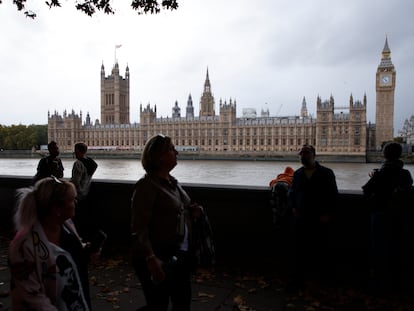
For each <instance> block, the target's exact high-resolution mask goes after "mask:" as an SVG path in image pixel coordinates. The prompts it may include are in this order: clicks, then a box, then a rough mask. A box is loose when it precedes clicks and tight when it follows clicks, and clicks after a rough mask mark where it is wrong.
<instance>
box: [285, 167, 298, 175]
mask: <svg viewBox="0 0 414 311" xmlns="http://www.w3.org/2000/svg"><path fill="white" fill-rule="evenodd" d="M283 173H285V174H287V175H289V176H293V173H295V170H294V169H293V168H292V167H290V166H286V167H285V171H284V172H283Z"/></svg>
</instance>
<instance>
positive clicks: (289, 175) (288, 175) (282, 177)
mask: <svg viewBox="0 0 414 311" xmlns="http://www.w3.org/2000/svg"><path fill="white" fill-rule="evenodd" d="M294 172H295V170H294V169H293V168H291V167H290V166H286V168H285V171H284V172H283V173H281V174H279V175H277V176H276V178H275V179H272V180H271V181H270V182H269V187H273V185H274V184H275V183H277V182H278V181H283V182H285V183H287V184H288V185H289V187H290V186H291V185H292V179H293V173H294Z"/></svg>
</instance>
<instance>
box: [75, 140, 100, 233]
mask: <svg viewBox="0 0 414 311" xmlns="http://www.w3.org/2000/svg"><path fill="white" fill-rule="evenodd" d="M74 151H75V152H74V153H75V157H76V161H75V162H74V163H73V167H72V177H71V179H70V181H71V182H72V183H73V184H74V185H75V187H76V191H77V194H78V195H77V197H76V199H77V204H76V217H75V219H74V221H75V225H76V228H77V229H78V231H79V234H80V235H81V237H82V239H85V240H91V239H92V237H93V236H95V235H96V233H97V232H98V227H97V226H96V224H95V220H94V217H95V216H94V215H93V212H92V211H91V206H92V205H91V204H90V202H89V201H88V194H89V190H90V187H91V182H92V176H93V174H94V173H95V171H96V169H97V167H98V164H97V163H96V162H95V161H94V160H93V159H92V158H90V157H88V156H87V151H88V146H87V145H86V144H85V143H82V142H80V143H76V144H75V150H74Z"/></svg>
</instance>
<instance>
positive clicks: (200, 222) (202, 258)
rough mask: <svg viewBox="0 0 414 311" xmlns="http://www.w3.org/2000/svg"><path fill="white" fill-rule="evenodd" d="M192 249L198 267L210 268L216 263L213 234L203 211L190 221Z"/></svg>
mask: <svg viewBox="0 0 414 311" xmlns="http://www.w3.org/2000/svg"><path fill="white" fill-rule="evenodd" d="M192 246H193V247H192V249H193V252H194V255H195V264H196V265H197V266H198V267H209V266H212V265H213V264H214V263H215V261H216V251H215V248H214V242H213V232H212V230H211V225H210V222H209V220H208V217H207V214H206V212H205V211H203V212H202V213H201V216H200V217H199V218H197V219H193V220H192Z"/></svg>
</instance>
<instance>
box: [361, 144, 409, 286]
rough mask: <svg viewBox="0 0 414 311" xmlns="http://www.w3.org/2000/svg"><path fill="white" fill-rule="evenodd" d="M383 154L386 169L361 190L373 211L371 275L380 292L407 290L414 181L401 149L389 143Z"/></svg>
mask: <svg viewBox="0 0 414 311" xmlns="http://www.w3.org/2000/svg"><path fill="white" fill-rule="evenodd" d="M383 153H384V159H385V161H384V163H383V165H382V166H381V168H380V169H379V170H374V171H373V172H372V173H371V174H370V176H371V178H370V179H369V180H368V182H367V183H366V184H365V185H364V186H362V190H363V192H364V195H365V196H366V197H367V199H368V202H369V204H368V205H369V207H370V208H371V251H372V253H371V254H372V257H371V263H372V274H373V277H374V285H375V289H376V290H379V291H384V290H389V289H394V290H395V289H399V288H400V287H401V286H406V285H405V284H404V283H406V282H407V280H404V278H405V277H406V276H407V275H408V270H409V269H410V266H411V264H409V263H408V260H409V258H408V257H407V254H408V253H409V248H410V247H411V245H412V244H413V238H412V236H413V234H414V232H413V229H412V228H413V226H414V221H413V211H412V206H410V199H409V196H410V191H412V184H413V179H412V177H411V174H410V172H409V171H408V170H406V169H404V168H403V167H404V163H403V161H401V160H400V157H401V154H402V147H401V145H400V144H399V143H397V142H390V143H388V144H386V145H385V147H384V151H383ZM411 248H412V247H411Z"/></svg>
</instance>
